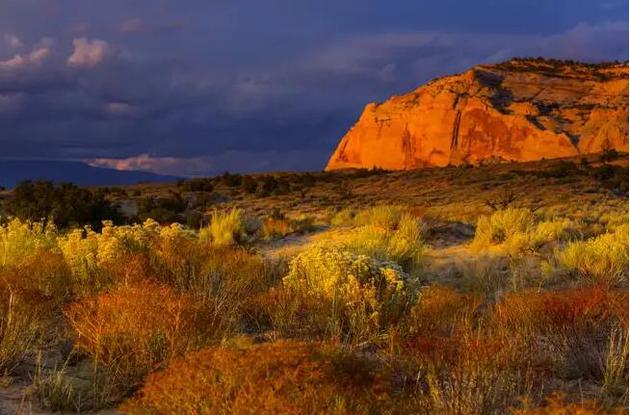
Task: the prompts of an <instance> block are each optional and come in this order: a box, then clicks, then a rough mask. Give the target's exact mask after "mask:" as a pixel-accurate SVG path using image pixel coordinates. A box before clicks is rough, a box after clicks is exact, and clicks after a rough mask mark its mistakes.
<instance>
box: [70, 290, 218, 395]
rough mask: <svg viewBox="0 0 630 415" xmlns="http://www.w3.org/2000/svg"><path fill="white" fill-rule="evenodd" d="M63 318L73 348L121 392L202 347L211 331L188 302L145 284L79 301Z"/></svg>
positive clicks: (193, 303)
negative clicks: (86, 357)
mask: <svg viewBox="0 0 630 415" xmlns="http://www.w3.org/2000/svg"><path fill="white" fill-rule="evenodd" d="M66 316H67V318H68V321H69V323H70V326H71V328H72V329H73V330H74V331H75V333H76V338H75V347H76V348H77V349H78V350H80V351H82V352H85V353H87V354H88V355H90V356H91V357H92V359H93V360H94V362H95V364H96V365H97V366H98V367H99V368H103V369H104V370H106V372H107V374H108V375H109V377H110V379H111V381H112V382H114V383H115V384H117V385H122V386H124V387H125V388H130V387H133V386H135V385H137V384H139V382H140V381H141V380H142V379H143V378H144V376H146V375H147V374H148V373H149V372H151V371H153V370H156V369H158V368H160V367H162V366H163V365H164V364H165V363H166V362H168V361H169V360H171V359H172V358H173V357H175V356H178V355H181V354H183V353H185V352H187V351H189V350H192V349H194V348H196V347H199V346H200V345H203V344H204V343H205V342H206V341H207V339H208V338H209V337H212V336H213V329H214V327H213V326H212V325H211V324H209V322H208V321H207V319H206V316H205V315H204V313H203V312H202V310H201V309H200V307H199V305H198V303H196V302H195V301H193V299H192V297H191V296H189V295H186V294H176V293H174V292H173V291H172V289H170V288H168V287H166V286H160V285H156V284H153V283H149V282H144V283H138V284H135V285H128V286H120V287H117V288H115V289H113V290H112V291H110V292H108V293H104V294H100V295H97V296H95V297H91V298H86V299H83V300H81V301H79V302H76V303H74V304H72V305H71V306H70V307H69V308H68V310H67V311H66Z"/></svg>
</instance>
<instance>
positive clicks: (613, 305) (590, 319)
mask: <svg viewBox="0 0 630 415" xmlns="http://www.w3.org/2000/svg"><path fill="white" fill-rule="evenodd" d="M627 307H628V293H627V292H626V291H625V290H614V289H607V288H604V287H598V286H594V287H583V288H575V289H566V290H558V291H544V292H537V291H524V292H519V293H515V294H511V295H508V296H507V297H506V298H505V300H504V301H502V302H500V303H499V304H497V306H496V308H495V315H494V320H495V323H496V324H497V325H498V326H501V327H504V328H506V329H509V330H514V331H515V332H518V331H525V330H527V331H532V332H533V333H535V334H546V333H558V331H559V330H561V331H569V332H571V333H573V334H580V333H584V334H588V333H589V332H590V331H591V330H592V329H593V328H599V329H607V328H609V327H610V325H611V324H622V325H625V326H627V324H628V315H627ZM585 332H586V333H585Z"/></svg>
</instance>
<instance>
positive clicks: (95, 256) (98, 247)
mask: <svg viewBox="0 0 630 415" xmlns="http://www.w3.org/2000/svg"><path fill="white" fill-rule="evenodd" d="M193 237H194V235H193V233H192V232H189V231H186V230H185V229H184V228H183V227H182V226H181V225H179V224H172V225H170V226H160V225H159V224H158V223H157V222H155V221H154V220H152V219H147V220H146V221H145V222H144V223H143V224H134V225H130V226H113V224H112V223H111V222H108V221H106V222H104V223H103V229H102V231H101V232H100V233H98V232H95V231H93V230H92V229H91V228H89V227H86V228H84V229H74V230H72V231H70V232H69V233H68V234H67V235H65V236H63V237H60V238H59V239H58V245H59V248H60V249H61V252H62V253H63V256H64V259H65V261H66V263H67V264H68V267H69V269H70V271H71V273H72V275H73V277H74V278H75V280H76V282H77V283H78V284H79V286H83V287H84V288H86V289H87V290H88V291H94V290H98V289H100V288H102V287H103V286H106V285H108V284H109V283H111V282H112V281H110V280H111V279H112V277H113V276H112V275H111V274H112V270H113V269H115V268H116V267H117V266H118V264H120V263H122V262H125V261H129V259H130V257H131V256H133V255H134V254H137V255H141V256H145V257H148V258H147V260H148V259H153V260H154V261H153V262H154V263H155V260H161V259H164V258H168V257H169V256H172V254H173V253H177V252H178V251H179V249H180V247H181V245H183V241H184V240H190V239H192V238H193ZM129 262H131V261H129Z"/></svg>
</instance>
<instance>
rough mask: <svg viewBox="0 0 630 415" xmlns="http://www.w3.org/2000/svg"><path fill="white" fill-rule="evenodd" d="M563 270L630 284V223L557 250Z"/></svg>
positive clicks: (607, 281) (614, 282) (602, 281)
mask: <svg viewBox="0 0 630 415" xmlns="http://www.w3.org/2000/svg"><path fill="white" fill-rule="evenodd" d="M555 260H556V262H557V264H558V265H559V267H560V269H561V271H564V272H567V273H569V274H574V275H577V276H578V277H583V278H587V279H590V280H592V281H595V282H601V283H607V284H612V285H627V283H628V225H627V224H625V225H621V226H618V227H617V228H616V229H615V230H614V232H611V233H606V234H603V235H600V236H598V237H595V238H592V239H589V240H586V241H576V242H571V243H569V244H567V245H566V246H565V247H564V248H559V249H556V252H555Z"/></svg>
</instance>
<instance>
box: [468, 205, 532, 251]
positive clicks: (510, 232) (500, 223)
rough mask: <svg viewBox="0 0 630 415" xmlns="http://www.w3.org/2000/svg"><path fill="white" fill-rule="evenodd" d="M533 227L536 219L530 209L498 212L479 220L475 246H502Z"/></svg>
mask: <svg viewBox="0 0 630 415" xmlns="http://www.w3.org/2000/svg"><path fill="white" fill-rule="evenodd" d="M533 225H534V217H533V215H532V212H531V211H530V210H529V209H516V208H507V209H505V210H498V211H496V212H494V213H493V214H492V215H490V216H481V217H480V218H479V220H478V221H477V230H476V231H475V239H474V240H473V246H478V247H487V246H490V245H500V244H502V243H504V242H505V241H507V240H508V239H510V238H511V237H513V236H514V235H517V234H519V233H525V232H527V231H528V230H529V229H530V228H532V227H533Z"/></svg>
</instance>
